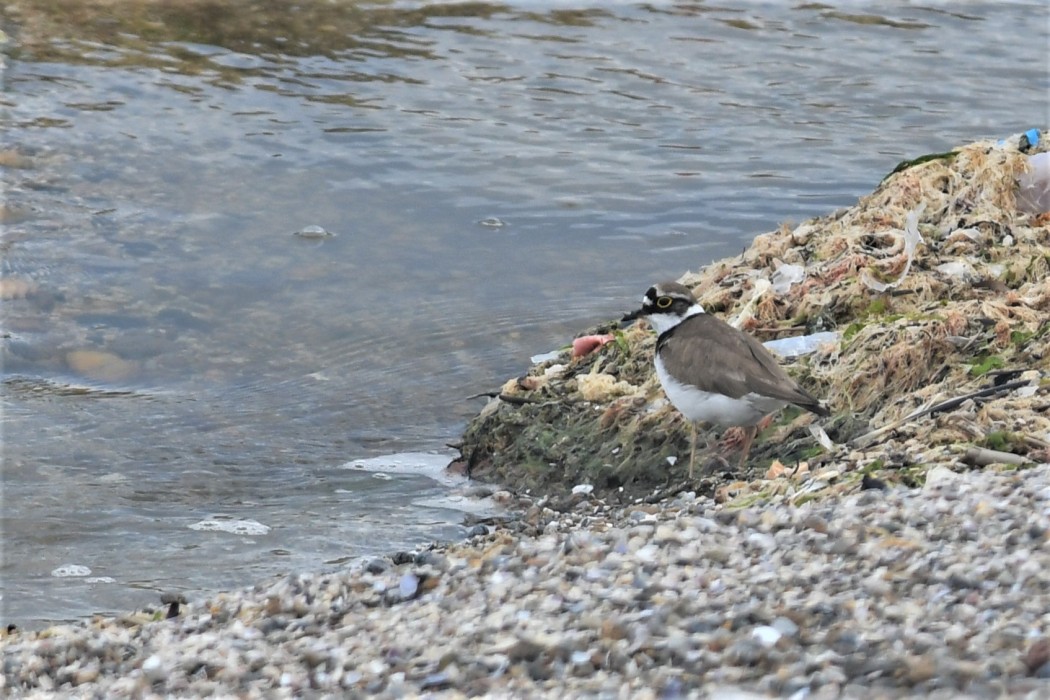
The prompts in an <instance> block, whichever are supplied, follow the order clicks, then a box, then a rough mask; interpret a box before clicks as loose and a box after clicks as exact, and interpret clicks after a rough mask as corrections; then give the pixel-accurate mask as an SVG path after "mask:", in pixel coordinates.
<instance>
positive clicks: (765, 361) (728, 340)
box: [660, 314, 828, 416]
mask: <svg viewBox="0 0 1050 700" xmlns="http://www.w3.org/2000/svg"><path fill="white" fill-rule="evenodd" d="M686 330H688V331H689V338H688V339H686V335H687V334H686V333H684V332H683V331H686ZM693 333H695V334H697V335H692V334H693ZM698 336H699V337H698ZM660 348H661V349H662V352H663V353H664V357H665V362H668V363H675V364H679V363H680V364H683V365H685V366H689V367H695V368H697V369H698V370H700V371H698V372H697V374H698V375H699V376H700V378H701V380H700V382H699V387H700V389H702V390H704V391H712V392H718V393H720V394H725V395H726V396H731V397H733V398H740V397H741V396H743V395H745V394H748V393H750V392H755V393H757V394H761V395H763V396H768V397H770V398H774V399H779V400H781V401H787V402H788V403H793V404H795V405H796V406H799V407H801V408H805V409H807V410H809V411H812V412H814V413H816V414H818V415H822V416H826V415H828V411H827V409H826V408H824V407H823V406H821V405H820V402H819V401H818V400H817V399H816V398H815V397H813V396H811V395H810V394H808V393H806V392H805V391H803V390H802V389H801V388H800V387H799V385H798V384H797V383H796V382H795V380H794V379H792V378H791V377H789V376H788V375H787V373H786V372H785V371H784V369H783V368H782V367H781V366H780V365H779V364H777V360H776V358H775V357H773V355H772V354H771V353H770V352H769V351H768V350H766V348H765V347H764V346H763V345H762V343H760V342H758V340H756V339H755V338H754V337H752V336H750V335H748V334H747V333H744V332H742V331H739V330H737V329H736V328H733V327H732V326H730V325H729V324H728V323H726V322H725V321H723V320H722V319H720V318H718V317H717V316H711V315H710V314H697V315H696V316H690V317H689V318H688V319H686V320H685V321H682V323H681V324H679V325H678V326H676V327H675V328H673V329H672V330H671V331H670V332H668V333H667V334H665V337H664V338H662V339H661V342H660ZM745 368H746V371H745Z"/></svg>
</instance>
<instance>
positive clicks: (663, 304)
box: [656, 297, 674, 309]
mask: <svg viewBox="0 0 1050 700" xmlns="http://www.w3.org/2000/svg"><path fill="white" fill-rule="evenodd" d="M673 303H674V302H673V301H672V300H671V297H660V298H659V299H657V300H656V308H658V309H666V308H669V307H670V306H671V304H673Z"/></svg>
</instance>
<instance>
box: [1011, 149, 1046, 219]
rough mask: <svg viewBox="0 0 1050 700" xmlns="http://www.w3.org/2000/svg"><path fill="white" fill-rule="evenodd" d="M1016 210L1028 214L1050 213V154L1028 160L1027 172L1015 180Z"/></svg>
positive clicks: (1038, 154) (1036, 155)
mask: <svg viewBox="0 0 1050 700" xmlns="http://www.w3.org/2000/svg"><path fill="white" fill-rule="evenodd" d="M1017 209H1018V211H1022V212H1025V213H1028V214H1044V213H1046V212H1050V153H1048V152H1046V151H1044V152H1042V153H1036V154H1035V155H1034V156H1029V158H1028V172H1026V173H1024V174H1022V175H1021V177H1019V178H1017Z"/></svg>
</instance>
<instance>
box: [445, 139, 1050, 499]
mask: <svg viewBox="0 0 1050 700" xmlns="http://www.w3.org/2000/svg"><path fill="white" fill-rule="evenodd" d="M1020 144H1021V139H1020V138H1009V139H1004V141H1003V143H998V142H994V141H982V142H977V143H972V144H969V145H966V146H962V147H960V148H957V149H955V150H953V151H952V152H951V153H950V154H947V155H943V154H942V155H941V156H940V157H936V158H930V159H919V160H917V161H913V162H910V163H909V164H907V165H906V166H903V167H901V168H900V169H899V170H898V171H896V172H894V173H891V174H890V175H889V176H887V177H886V178H885V179H884V180H883V181H882V182H881V183H880V184H879V185H878V187H876V189H875V191H874V192H873V193H871V194H870V195H868V196H866V197H863V198H861V199H860V200H859V201H858V202H857V204H856V205H855V206H853V207H850V208H849V209H846V210H842V211H839V212H836V213H834V214H831V215H829V216H825V217H821V218H817V219H812V220H810V221H806V222H803V223H802V224H800V225H798V226H795V227H793V228H791V227H787V226H784V227H781V228H780V229H779V230H777V231H774V232H771V233H767V234H763V235H760V236H758V237H756V239H755V240H754V242H753V243H752V244H751V246H750V247H749V248H748V249H747V250H745V251H744V252H743V253H742V254H741V255H739V256H736V257H733V258H729V259H726V260H722V261H718V262H715V263H712V264H710V265H707V266H706V267H704V268H703V269H702V270H700V271H698V272H691V273H688V274H686V275H684V276H683V277H682V278H681V279H680V280H679V281H680V282H681V283H682V284H685V285H687V286H689V287H690V288H691V289H692V290H693V292H694V294H695V295H696V297H697V301H698V302H699V303H700V304H701V305H702V306H703V307H704V309H705V310H706V311H707V312H708V313H712V314H717V315H719V316H721V317H722V318H725V319H727V320H732V321H733V322H734V324H735V325H737V326H738V327H740V328H742V329H744V330H746V331H748V332H749V333H751V334H753V335H755V336H756V337H758V338H759V339H760V340H763V341H772V345H773V348H774V349H775V350H777V351H778V352H779V353H780V354H781V356H782V358H783V361H784V363H785V365H786V366H787V368H788V371H789V373H790V374H792V375H793V376H794V377H795V378H796V379H797V380H798V381H799V382H800V384H801V385H802V386H803V387H804V388H806V389H807V391H810V392H811V393H813V394H814V395H816V396H819V397H821V398H823V399H824V400H825V402H826V403H827V405H829V407H830V408H831V409H832V411H833V415H832V417H831V418H829V419H826V420H823V421H821V422H820V423H819V424H818V425H817V426H815V427H811V426H813V421H812V418H811V417H810V416H800V415H797V414H796V413H794V412H792V411H790V410H785V411H783V412H782V413H781V414H779V415H777V416H775V420H774V422H773V424H772V425H771V426H770V427H769V428H768V429H767V430H765V431H764V432H763V433H762V434H761V435H760V436H759V438H758V440H757V441H756V444H755V448H754V449H753V451H752V455H751V459H750V460H749V462H748V464H747V465H746V467H745V468H744V469H743V470H741V471H734V470H728V471H727V469H726V467H725V465H724V464H721V463H719V462H718V460H717V459H715V457H716V452H717V448H715V449H712V450H711V451H709V452H708V454H707V455H706V457H704V459H706V460H708V462H709V464H708V468H707V469H706V470H704V475H703V476H702V477H700V478H699V479H698V480H697V481H696V482H695V483H691V484H689V485H688V488H690V489H693V490H696V491H698V492H705V493H718V494H721V495H720V496H719V498H721V499H722V500H723V501H724V502H726V503H746V502H747V501H748V500H749V499H754V498H765V497H768V496H769V495H770V494H771V493H774V492H775V489H774V490H773V491H771V490H770V488H771V487H769V486H768V485H766V484H764V482H765V479H763V476H764V475H765V473H766V471H767V469H768V466H769V464H770V463H771V462H772V461H773V460H774V459H779V460H780V462H782V463H783V464H785V465H789V466H790V465H793V464H796V463H801V462H807V463H808V464H809V465H810V466H811V468H812V469H813V470H814V472H815V473H816V472H820V473H824V472H831V471H834V472H837V473H839V474H840V475H841V477H840V478H838V479H836V480H835V481H830V480H824V481H822V480H819V479H810V480H809V481H806V483H805V485H804V486H791V485H785V484H779V485H778V486H776V489H788V490H789V491H790V493H791V496H790V497H791V498H792V499H802V500H805V499H808V498H812V497H815V496H817V495H819V494H820V493H823V492H824V491H827V490H829V489H832V490H835V489H850V488H857V489H859V488H862V487H863V483H862V482H863V481H864V479H867V480H868V481H869V482H870V481H872V480H875V481H878V482H879V483H888V484H894V483H897V482H901V481H903V482H904V483H912V484H918V483H922V481H923V478H924V477H923V476H922V474H923V473H924V471H925V470H926V469H928V468H930V467H932V466H937V465H942V466H950V467H953V468H962V467H964V466H965V465H966V461H967V460H966V454H967V450H969V449H971V448H979V449H981V450H985V451H986V452H981V453H980V459H982V460H984V459H987V458H988V455H989V454H991V453H994V452H1000V453H1009V454H1015V455H1018V456H1019V457H1021V458H1023V459H1024V460H1025V461H1040V459H1045V458H1046V457H1047V456H1050V415H1048V412H1047V410H1046V408H1047V406H1050V217H1045V216H1034V215H1032V214H1029V213H1025V212H1023V211H1020V210H1019V208H1018V183H1019V182H1021V178H1022V177H1023V176H1025V175H1026V174H1028V173H1030V172H1031V171H1032V168H1031V159H1032V158H1035V157H1038V156H1040V155H1043V156H1044V157H1045V154H1046V153H1047V143H1046V141H1045V140H1043V141H1040V142H1039V143H1038V145H1036V146H1035V147H1029V148H1028V150H1027V152H1022V151H1021V150H1020V147H1019V146H1020ZM1025 182H1027V180H1026V181H1025ZM920 244H921V245H920ZM632 298H633V297H632ZM630 301H631V299H630V298H627V297H626V296H625V308H626V307H627V306H629V305H630ZM608 328H609V324H608V323H606V324H604V325H602V326H599V327H597V328H596V329H595V330H594V331H591V333H598V332H602V333H605V332H607V331H608ZM786 336H791V337H786ZM795 336H797V337H795ZM654 344H655V334H653V333H652V332H650V331H649V330H648V329H647V328H645V327H644V324H635V325H633V326H631V327H629V328H626V329H624V330H622V331H620V332H618V333H617V342H612V343H608V344H604V345H602V346H601V347H599V348H597V349H594V350H593V351H592V352H590V353H588V354H586V355H583V356H579V357H575V358H571V360H570V359H569V358H568V357H567V355H566V354H565V353H560V354H559V355H558V356H557V357H550V358H549V359H545V360H544V361H543V362H541V363H539V364H536V365H534V366H533V367H532V368H531V369H530V370H529V372H528V373H527V374H526V376H524V377H522V378H520V379H518V380H515V381H513V382H508V384H507V385H505V386H504V387H503V389H502V390H501V394H500V396H499V398H495V399H493V400H492V402H490V404H489V406H486V407H485V409H484V410H483V411H482V412H481V414H479V416H478V417H477V418H475V419H474V420H473V421H471V423H470V424H469V425H468V427H467V430H466V433H465V435H464V439H463V448H462V454H463V460H464V461H465V462H467V463H468V464H469V465H470V473H471V474H472V475H474V476H476V477H479V478H483V479H492V480H497V481H501V482H503V483H505V484H509V485H511V486H512V487H513V488H515V489H526V488H529V489H533V492H534V493H543V492H547V491H555V492H560V493H567V492H568V491H569V490H570V489H571V488H572V486H573V485H575V484H580V483H586V484H591V485H593V486H594V493H595V496H597V497H602V498H609V499H613V500H617V499H618V500H621V501H627V500H629V499H632V498H638V497H642V498H646V497H647V496H646V495H645V494H649V493H652V492H653V490H654V489H656V490H659V489H666V488H671V487H672V486H673V483H674V482H675V481H676V479H679V478H681V475H682V474H683V472H684V470H685V469H686V463H687V462H688V460H687V459H684V460H683V459H682V456H683V455H686V454H688V451H687V450H688V447H689V425H688V424H687V423H686V422H685V421H684V420H683V419H682V417H681V416H680V415H679V414H678V413H677V411H675V410H674V409H673V407H671V406H670V405H669V404H668V402H667V400H666V398H665V397H664V396H663V392H662V391H661V390H660V387H659V384H658V382H657V381H656V378H655V376H654V373H653V370H652V351H653V346H654ZM803 353H805V354H803ZM811 430H812V431H813V432H812V433H811ZM815 437H816V438H817V443H816V444H815V443H814V438H815ZM717 438H718V436H717V435H708V436H707V440H708V443H709V444H711V445H714V446H716V445H717V444H718V439H717ZM701 444H702V443H701ZM866 465H867V466H866ZM871 465H875V466H871ZM861 467H863V469H861ZM738 481H739V482H740V483H745V484H753V487H752V486H748V487H747V488H743V487H737V486H734V487H732V488H729V485H730V484H735V483H737V482H738ZM779 481H782V480H778V483H779Z"/></svg>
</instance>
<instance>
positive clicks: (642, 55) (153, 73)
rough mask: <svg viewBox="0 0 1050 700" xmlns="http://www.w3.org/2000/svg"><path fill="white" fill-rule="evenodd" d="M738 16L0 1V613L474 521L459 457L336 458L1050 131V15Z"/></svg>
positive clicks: (431, 428) (241, 575) (442, 439)
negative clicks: (458, 494) (877, 193)
mask: <svg viewBox="0 0 1050 700" xmlns="http://www.w3.org/2000/svg"><path fill="white" fill-rule="evenodd" d="M41 5H43V6H44V7H40V6H41ZM733 5H734V7H735V9H729V8H719V7H713V6H709V5H699V4H692V3H679V4H674V3H649V4H645V5H640V4H639V5H628V4H609V3H592V4H587V3H568V2H556V1H551V2H521V3H510V4H500V5H494V4H491V5H490V4H485V3H471V4H461V5H457V4H451V3H418V2H397V3H365V2H353V3H321V2H307V3H299V4H298V5H296V6H295V7H296V8H298V9H286V7H287V6H286V4H284V3H263V2H249V1H248V0H242V1H241V2H226V3H221V4H213V3H208V2H190V3H159V2H158V3H151V2H142V0H134V1H131V0H126V1H125V2H119V1H118V2H117V3H107V7H110V8H111V9H110V13H111V14H109V15H104V16H103V15H99V14H98V12H99V11H98V10H95V9H91V8H90V7H87V6H82V5H81V4H79V3H76V2H73V1H72V0H69V1H68V2H65V3H32V2H22V3H18V2H15V3H10V4H9V5H8V16H7V18H6V20H7V24H6V25H5V30H6V31H7V32H8V34H9V36H10V38H11V41H9V43H8V45H7V47H6V53H7V58H6V63H7V67H6V72H5V77H4V86H5V94H4V98H3V99H4V106H5V115H4V120H5V134H4V137H3V138H4V140H5V145H4V148H3V152H2V159H0V164H2V165H3V168H4V184H5V203H4V209H3V211H2V214H3V223H4V228H3V237H2V241H0V248H2V251H3V256H4V257H3V268H2V271H3V275H4V285H5V286H4V287H3V290H2V291H3V296H4V300H3V307H2V313H3V330H4V338H3V364H4V382H3V397H4V415H3V431H4V434H3V438H4V443H3V448H4V453H3V456H4V463H3V515H2V521H0V524H2V528H3V538H4V540H3V541H4V549H3V565H2V585H3V591H2V595H3V598H2V601H0V604H2V606H3V609H2V615H3V621H4V622H10V621H14V622H16V623H18V624H23V625H26V624H28V625H34V624H39V623H40V622H42V621H44V620H54V619H69V618H76V617H82V616H85V615H89V614H91V613H93V612H99V611H113V610H123V609H126V608H128V607H131V606H136V605H142V604H146V603H152V602H155V601H156V600H157V591H159V590H182V591H184V592H186V593H187V594H188V595H189V596H191V597H193V596H200V595H204V594H206V593H207V592H209V591H213V590H216V589H218V588H222V587H230V586H238V585H248V584H251V583H252V582H254V581H255V580H256V579H258V578H259V577H261V576H264V575H267V574H270V573H275V572H281V571H286V570H291V569H300V568H324V567H326V566H328V567H331V566H337V565H344V564H345V563H346V562H348V561H351V560H353V559H354V558H355V557H360V556H366V555H369V554H375V553H384V552H390V551H395V550H397V549H405V548H410V547H412V546H414V545H417V544H419V543H422V542H426V541H428V540H432V539H455V538H458V537H461V536H463V534H464V532H465V528H464V527H463V525H462V521H463V516H462V512H461V511H460V510H459V508H460V507H462V505H463V504H462V503H461V502H458V501H457V500H456V498H454V497H450V494H452V495H453V496H454V490H455V488H457V487H456V486H454V485H451V484H449V483H448V482H447V481H445V480H441V479H435V478H432V477H438V476H439V471H440V470H439V464H440V463H441V462H442V461H443V458H438V459H436V460H435V459H419V460H416V461H415V462H414V464H415V465H416V468H415V469H406V468H404V465H403V464H402V465H401V466H400V467H399V468H398V469H390V470H384V468H383V467H382V465H379V466H376V465H373V468H372V469H370V470H363V469H355V468H344V465H346V464H347V463H348V462H352V461H353V460H357V459H362V458H372V457H377V456H380V455H384V454H390V453H399V452H423V453H442V454H446V455H447V454H448V450H447V449H446V448H445V447H444V445H445V443H448V442H454V441H455V440H456V438H457V436H458V431H459V430H460V428H461V427H462V425H463V423H464V422H465V421H466V420H467V419H468V418H469V417H470V416H471V415H472V414H473V412H474V411H476V410H477V409H478V408H479V407H480V403H479V401H478V400H470V399H468V398H467V397H469V396H471V395H473V394H476V393H478V392H481V391H485V390H490V389H493V388H495V387H496V386H498V385H499V384H500V383H501V382H502V381H503V380H504V379H505V378H506V377H508V376H512V375H514V374H515V373H517V372H520V371H522V370H523V368H524V367H525V366H526V364H527V362H528V358H529V357H530V356H531V355H533V354H536V353H538V352H543V351H546V350H549V349H551V348H554V347H558V346H561V345H564V344H566V343H568V342H569V341H570V340H571V338H572V335H573V334H574V333H577V332H579V331H581V330H583V329H584V328H586V327H587V326H589V325H591V324H594V323H597V322H599V321H603V320H608V319H610V318H614V317H617V316H618V315H619V314H620V313H622V312H623V311H624V310H627V309H629V308H631V307H632V306H633V304H634V302H635V300H636V299H637V298H638V297H639V295H640V294H641V293H642V291H644V289H645V287H646V286H647V285H648V284H649V283H651V282H653V281H655V280H658V279H663V278H669V277H676V276H678V275H680V274H681V273H682V272H684V271H686V270H687V269H696V268H698V267H700V266H701V265H703V264H705V263H707V262H710V261H711V260H713V259H717V258H720V257H723V256H725V255H728V254H732V253H735V252H738V251H739V250H740V249H741V248H742V247H744V246H745V245H746V243H747V242H748V241H749V240H750V239H751V238H752V237H753V236H754V235H756V234H758V233H762V232H765V231H769V230H772V229H774V228H775V227H776V226H778V225H779V224H781V223H783V222H798V221H801V220H802V219H805V218H807V217H810V216H815V215H820V214H824V213H827V212H829V211H831V210H834V209H836V208H838V207H842V206H846V205H848V204H850V203H852V202H853V201H854V200H855V198H856V197H858V196H860V195H863V194H866V193H868V192H870V191H871V190H872V188H873V187H874V186H875V185H876V184H877V183H878V181H879V180H880V179H881V178H882V177H883V176H884V175H885V174H886V173H887V172H889V171H890V170H892V168H893V167H894V166H895V165H896V164H897V163H898V162H899V161H900V160H903V159H905V158H911V157H915V156H918V155H922V154H924V153H929V152H936V151H943V150H946V149H948V148H950V147H951V146H953V145H956V144H958V143H962V142H965V141H969V140H973V139H976V138H985V137H999V136H1006V135H1009V134H1012V133H1017V132H1019V131H1022V130H1024V129H1027V128H1029V127H1031V126H1041V125H1046V124H1048V123H1050V113H1048V110H1050V108H1048V104H1047V97H1046V96H1047V94H1048V92H1047V89H1048V87H1050V79H1048V66H1047V59H1046V46H1047V45H1048V29H1047V28H1048V10H1047V8H1046V7H1045V5H1044V4H1042V3H1032V4H1029V5H1025V4H1020V3H1016V4H1015V3H1010V4H999V3H988V4H975V3H966V4H962V5H959V4H954V3H953V4H949V3H943V4H937V3H934V4H932V5H930V6H928V7H916V6H912V5H910V4H905V3H869V4H859V3H858V4H855V5H848V6H847V7H848V8H849V9H848V10H832V9H829V8H827V7H825V6H822V5H817V4H812V5H796V6H794V7H791V6H787V5H780V4H775V3H774V4H769V5H759V4H754V5H748V4H743V5H740V4H735V3H734V4H733ZM42 37H48V38H47V39H44V38H42ZM310 226H320V227H323V228H324V229H325V230H326V231H328V232H330V233H332V234H334V235H331V236H320V235H318V234H317V233H316V231H311V230H306V233H307V234H308V235H295V232H303V231H304V229H307V227H310ZM377 474H379V476H377ZM383 475H386V476H389V478H381V477H382V476H383ZM236 521H245V522H254V523H257V524H258V525H259V526H260V527H255V526H254V525H252V526H250V527H247V529H248V530H249V531H254V532H256V534H238V533H240V532H242V531H243V529H244V528H240V529H239V528H237V527H232V528H228V529H232V530H234V531H235V532H228V531H224V530H222V529H209V528H212V527H213V525H214V523H219V524H222V523H226V524H229V523H231V522H236ZM201 523H211V524H209V525H205V526H201V525H200V524H201ZM214 527H218V525H214ZM64 565H78V566H82V567H87V568H89V569H90V570H91V574H90V576H87V577H84V576H81V577H61V578H60V577H56V576H53V575H52V572H53V571H55V570H56V569H58V568H59V567H62V566H64Z"/></svg>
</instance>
